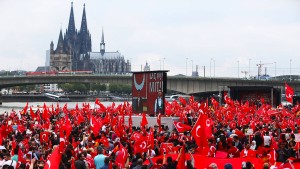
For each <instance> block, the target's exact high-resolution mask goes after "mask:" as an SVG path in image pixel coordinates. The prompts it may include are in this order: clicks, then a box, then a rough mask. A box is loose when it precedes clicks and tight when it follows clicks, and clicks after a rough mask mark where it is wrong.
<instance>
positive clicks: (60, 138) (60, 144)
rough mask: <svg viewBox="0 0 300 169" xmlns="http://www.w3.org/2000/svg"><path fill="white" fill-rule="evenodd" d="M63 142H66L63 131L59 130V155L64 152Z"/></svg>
mask: <svg viewBox="0 0 300 169" xmlns="http://www.w3.org/2000/svg"><path fill="white" fill-rule="evenodd" d="M65 142H66V140H65V135H64V133H63V130H60V132H59V151H60V153H62V152H64V150H65ZM51 169H52V168H51Z"/></svg>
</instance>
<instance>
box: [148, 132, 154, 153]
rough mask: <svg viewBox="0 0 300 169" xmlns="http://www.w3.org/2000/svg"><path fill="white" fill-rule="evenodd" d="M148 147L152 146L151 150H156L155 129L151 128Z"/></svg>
mask: <svg viewBox="0 0 300 169" xmlns="http://www.w3.org/2000/svg"><path fill="white" fill-rule="evenodd" d="M148 141H149V142H148V145H150V148H151V149H154V132H153V128H152V127H151V128H150V133H149V139H148Z"/></svg>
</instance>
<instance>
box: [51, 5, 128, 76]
mask: <svg viewBox="0 0 300 169" xmlns="http://www.w3.org/2000/svg"><path fill="white" fill-rule="evenodd" d="M50 69H51V71H57V72H59V71H92V72H93V73H96V74H126V73H129V72H130V71H131V63H130V62H129V60H127V61H125V59H124V56H123V55H121V53H119V52H118V51H117V52H106V51H105V43H104V33H103V30H102V38H101V43H100V51H99V52H92V41H91V34H90V32H89V29H88V26H87V19H86V12H85V5H84V6H83V14H82V20H81V26H80V30H79V31H77V29H76V28H75V21H74V13H73V3H72V4H71V12H70V18H69V24H68V29H67V30H66V32H65V33H64V34H63V32H62V30H60V33H59V38H58V42H57V47H56V49H54V43H53V42H51V44H50Z"/></svg>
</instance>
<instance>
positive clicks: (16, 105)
mask: <svg viewBox="0 0 300 169" xmlns="http://www.w3.org/2000/svg"><path fill="white" fill-rule="evenodd" d="M44 103H46V105H47V106H51V105H52V104H53V105H54V107H56V104H57V102H28V106H33V107H37V106H40V107H43V105H44ZM58 103H59V107H61V108H62V107H63V106H64V105H65V103H67V104H68V109H72V108H75V107H76V104H78V107H79V108H81V107H82V103H86V104H87V103H90V106H91V108H94V106H95V102H58ZM101 103H102V104H103V105H104V106H108V105H111V104H112V102H101ZM123 103H124V102H115V104H116V105H119V104H123ZM129 103H130V104H131V101H130V102H129ZM25 106H26V102H7V103H5V102H4V103H2V105H0V114H2V113H4V112H11V110H14V111H16V112H18V111H21V110H23V108H24V107H25ZM96 107H97V105H96ZM98 107H99V106H98Z"/></svg>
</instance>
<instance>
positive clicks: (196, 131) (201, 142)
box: [191, 114, 211, 147]
mask: <svg viewBox="0 0 300 169" xmlns="http://www.w3.org/2000/svg"><path fill="white" fill-rule="evenodd" d="M208 120H209V119H207V115H206V114H201V116H200V117H199V118H198V120H197V122H196V124H195V125H194V127H193V129H192V131H191V134H192V136H193V137H194V139H195V141H196V143H197V145H198V146H199V147H205V146H207V145H208V144H207V136H208V135H207V134H209V131H210V130H209V128H211V127H210V122H208ZM210 132H211V131H210ZM208 137H210V135H209V136H208Z"/></svg>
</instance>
